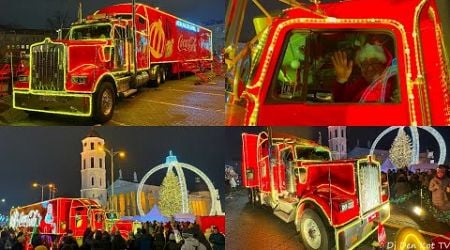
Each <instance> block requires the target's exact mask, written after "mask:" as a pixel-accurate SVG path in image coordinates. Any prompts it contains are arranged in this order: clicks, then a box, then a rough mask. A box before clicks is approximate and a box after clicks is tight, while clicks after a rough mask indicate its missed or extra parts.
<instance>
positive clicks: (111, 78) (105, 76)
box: [94, 73, 117, 97]
mask: <svg viewBox="0 0 450 250" xmlns="http://www.w3.org/2000/svg"><path fill="white" fill-rule="evenodd" d="M104 82H110V83H111V84H112V85H113V88H114V94H115V96H116V97H117V82H116V79H115V78H114V76H113V75H111V74H109V73H105V74H103V75H101V76H100V77H99V78H98V80H97V82H96V83H95V89H94V93H97V91H98V88H99V87H100V85H102V84H103V83H104Z"/></svg>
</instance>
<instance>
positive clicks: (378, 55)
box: [355, 43, 387, 65]
mask: <svg viewBox="0 0 450 250" xmlns="http://www.w3.org/2000/svg"><path fill="white" fill-rule="evenodd" d="M369 58H375V59H378V61H380V62H382V63H386V62H387V56H386V54H385V52H384V49H383V47H382V46H380V45H377V44H375V45H372V44H370V43H366V44H365V45H363V46H362V47H361V49H359V50H358V52H356V58H355V61H356V63H357V64H358V65H361V63H362V62H363V61H364V60H366V59H369Z"/></svg>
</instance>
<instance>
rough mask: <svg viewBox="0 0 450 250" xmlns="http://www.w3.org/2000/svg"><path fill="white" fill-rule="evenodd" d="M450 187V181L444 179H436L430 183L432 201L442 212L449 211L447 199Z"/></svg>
mask: <svg viewBox="0 0 450 250" xmlns="http://www.w3.org/2000/svg"><path fill="white" fill-rule="evenodd" d="M449 186H450V179H448V178H447V177H444V178H442V179H439V178H438V177H434V178H433V179H431V181H430V186H429V187H428V189H429V190H430V191H431V201H432V202H433V205H435V206H436V207H437V208H439V209H440V210H449V209H450V203H449V201H448V198H447V190H446V189H447V187H449Z"/></svg>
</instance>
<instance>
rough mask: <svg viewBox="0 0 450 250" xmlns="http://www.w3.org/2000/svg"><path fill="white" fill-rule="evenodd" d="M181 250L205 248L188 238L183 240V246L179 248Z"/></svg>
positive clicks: (193, 239) (201, 249) (198, 242)
mask: <svg viewBox="0 0 450 250" xmlns="http://www.w3.org/2000/svg"><path fill="white" fill-rule="evenodd" d="M181 250H206V247H205V245H203V244H202V243H200V241H198V240H197V239H195V238H193V237H189V238H186V239H184V244H183V245H182V246H181Z"/></svg>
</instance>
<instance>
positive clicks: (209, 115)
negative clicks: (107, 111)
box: [0, 75, 225, 126]
mask: <svg viewBox="0 0 450 250" xmlns="http://www.w3.org/2000/svg"><path fill="white" fill-rule="evenodd" d="M10 105H11V98H10V97H4V98H2V99H1V100H0V113H1V114H0V124H2V125H13V126H48V125H96V124H94V123H93V122H92V121H90V119H87V118H79V117H70V116H61V115H53V114H44V113H27V112H24V111H21V110H15V109H12V108H10ZM224 114H225V108H224V79H223V77H219V76H218V77H215V78H213V79H212V81H210V82H207V83H201V84H198V81H197V78H196V76H193V75H191V76H188V77H185V78H182V79H181V80H169V81H167V82H166V83H164V84H162V85H160V86H159V87H158V88H155V87H149V88H147V87H145V88H141V89H140V90H139V92H138V93H136V94H134V95H133V96H130V97H128V98H125V99H122V100H121V101H120V102H119V103H118V104H117V106H116V110H115V112H114V116H113V118H112V119H111V120H110V121H109V122H107V123H106V124H104V125H123V126H222V125H223V124H224Z"/></svg>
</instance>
